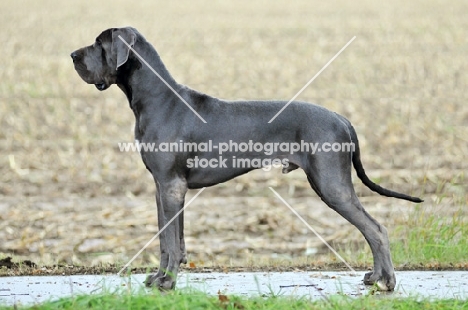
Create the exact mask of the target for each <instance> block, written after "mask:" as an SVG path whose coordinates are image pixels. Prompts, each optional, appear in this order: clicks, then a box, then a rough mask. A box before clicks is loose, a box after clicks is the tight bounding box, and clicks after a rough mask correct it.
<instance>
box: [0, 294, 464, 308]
mask: <svg viewBox="0 0 468 310" xmlns="http://www.w3.org/2000/svg"><path fill="white" fill-rule="evenodd" d="M0 309H9V308H8V307H0ZM15 309H38V310H39V309H43V310H52V309H74V310H75V309H102V310H105V309H113V310H114V309H116V310H117V309H132V310H134V309H164V310H167V309H177V310H179V309H191V310H194V309H245V310H247V309H286V310H287V309H405V310H406V309H408V310H409V309H468V303H467V302H466V301H462V300H453V299H447V300H437V301H430V300H418V299H417V298H407V299H394V298H380V297H379V296H372V295H369V296H363V297H360V298H350V297H348V296H340V295H336V296H332V297H330V298H326V299H321V300H319V301H310V300H308V299H306V298H299V299H294V298H288V297H272V298H267V299H265V298H262V297H255V298H241V297H232V296H223V297H220V296H207V295H204V294H187V293H180V292H171V293H168V294H165V295H162V294H160V293H155V294H153V295H114V294H108V295H94V296H77V297H73V298H64V299H60V300H58V301H52V302H47V303H44V304H41V305H36V306H32V307H15Z"/></svg>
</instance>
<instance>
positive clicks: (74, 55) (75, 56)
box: [70, 51, 79, 61]
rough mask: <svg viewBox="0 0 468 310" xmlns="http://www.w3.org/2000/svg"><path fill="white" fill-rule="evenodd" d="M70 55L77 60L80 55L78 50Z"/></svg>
mask: <svg viewBox="0 0 468 310" xmlns="http://www.w3.org/2000/svg"><path fill="white" fill-rule="evenodd" d="M70 57H71V58H72V60H73V61H76V60H78V58H79V56H78V53H77V52H76V51H74V52H73V53H71V54H70Z"/></svg>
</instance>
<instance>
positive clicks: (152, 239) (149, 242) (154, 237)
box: [117, 187, 206, 276]
mask: <svg viewBox="0 0 468 310" xmlns="http://www.w3.org/2000/svg"><path fill="white" fill-rule="evenodd" d="M205 188H206V187H203V188H202V189H200V190H199V191H198V193H197V194H196V195H195V196H193V197H192V199H190V201H189V202H187V204H186V205H185V206H184V207H183V208H182V209H180V211H179V212H177V213H176V215H174V217H173V218H171V220H170V221H169V222H167V223H166V225H164V227H163V228H161V229H160V230H159V231H158V233H157V234H156V235H154V236H153V238H151V240H150V241H148V242H147V243H146V244H145V246H144V247H143V248H142V249H141V250H140V251H138V253H136V254H135V256H133V257H132V259H131V260H130V261H129V262H128V263H126V264H125V266H123V267H122V269H120V271H119V272H118V273H117V275H118V276H120V274H121V273H122V271H124V270H125V269H126V268H127V267H128V266H130V264H131V263H132V262H133V261H134V260H135V259H136V258H137V257H138V256H139V255H140V254H141V252H143V251H144V250H145V249H146V248H147V247H148V246H149V245H150V244H151V243H152V242H153V241H154V240H155V239H156V238H157V237H158V236H159V235H160V234H161V233H162V232H163V231H164V229H166V228H167V226H169V224H171V223H172V222H173V221H174V220H175V219H176V218H177V217H178V216H179V214H181V213H182V212H184V210H185V208H187V207H188V206H189V205H190V204H191V203H192V202H193V201H194V200H195V198H197V197H198V195H200V194H201V192H202V191H203V190H204V189H205Z"/></svg>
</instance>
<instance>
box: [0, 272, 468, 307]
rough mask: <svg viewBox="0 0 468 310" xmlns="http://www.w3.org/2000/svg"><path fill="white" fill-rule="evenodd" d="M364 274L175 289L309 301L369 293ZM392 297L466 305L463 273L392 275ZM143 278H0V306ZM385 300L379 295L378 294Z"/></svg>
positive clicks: (249, 278) (200, 282) (241, 278)
mask: <svg viewBox="0 0 468 310" xmlns="http://www.w3.org/2000/svg"><path fill="white" fill-rule="evenodd" d="M364 273H365V272H358V273H356V275H353V274H351V273H349V272H249V273H247V272H246V273H218V272H213V273H181V274H180V276H179V280H178V283H177V289H184V288H194V289H196V290H199V291H202V292H205V293H207V294H212V295H216V294H217V293H218V291H221V292H222V293H223V294H227V295H239V296H259V295H260V296H269V295H272V294H273V295H281V296H296V297H303V296H305V297H307V298H310V299H319V298H324V296H329V295H335V294H345V295H348V296H361V295H365V294H367V293H368V292H369V289H370V288H369V287H367V286H365V285H363V284H362V278H363V276H364ZM396 276H397V287H396V289H395V292H393V293H390V294H387V293H385V295H388V296H392V297H408V296H418V297H426V298H444V299H445V298H456V299H468V272H467V271H440V272H438V271H401V272H397V273H396ZM144 279H145V275H132V276H131V277H119V276H116V275H108V276H98V275H75V276H50V277H49V276H40V277H32V276H25V277H2V278H0V304H4V305H13V304H22V305H31V304H37V303H41V302H44V301H48V300H54V299H58V298H61V297H67V296H73V295H82V294H99V293H102V292H128V291H132V292H136V291H139V292H141V291H145V288H144V286H143V281H144ZM382 295H383V294H382Z"/></svg>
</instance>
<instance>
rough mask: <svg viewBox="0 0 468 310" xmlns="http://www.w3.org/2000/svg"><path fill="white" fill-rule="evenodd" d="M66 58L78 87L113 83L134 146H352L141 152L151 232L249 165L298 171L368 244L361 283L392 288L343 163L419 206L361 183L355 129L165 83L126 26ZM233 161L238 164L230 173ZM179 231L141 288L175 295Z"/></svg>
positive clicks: (387, 264) (308, 112) (328, 117)
mask: <svg viewBox="0 0 468 310" xmlns="http://www.w3.org/2000/svg"><path fill="white" fill-rule="evenodd" d="M71 58H72V59H73V63H74V67H75V69H76V71H77V72H78V74H79V76H80V77H81V78H82V79H83V80H84V81H85V82H86V83H88V84H94V85H95V86H96V88H97V89H98V90H101V91H102V90H105V89H107V88H108V87H110V86H111V85H112V84H116V85H117V86H118V87H119V88H120V89H121V90H122V91H123V92H124V93H125V95H126V96H127V98H128V101H129V103H130V108H131V109H132V111H133V113H134V114H135V119H136V123H135V139H136V141H139V143H140V144H142V143H154V144H155V145H162V144H163V143H171V142H178V143H179V142H180V143H182V142H184V143H195V144H196V143H208V142H209V143H211V145H224V146H225V145H226V144H227V143H228V142H229V143H230V144H229V146H230V147H231V146H232V145H234V143H238V144H239V146H240V144H241V143H244V146H245V145H247V143H250V144H253V143H255V144H258V143H264V144H266V143H271V144H272V145H276V146H278V145H284V143H286V144H294V143H296V145H297V144H299V143H306V142H314V143H318V144H317V145H323V146H325V145H326V144H327V143H334V144H336V143H338V144H343V143H348V144H352V145H353V149H350V150H348V151H336V152H334V151H328V152H325V151H323V152H319V151H318V152H315V153H314V154H312V152H311V151H310V150H307V151H305V150H300V151H295V152H291V150H290V149H289V148H281V147H280V148H275V149H274V150H273V151H271V152H265V151H263V152H262V151H259V150H258V148H255V149H252V148H251V147H249V148H247V149H245V148H244V150H243V151H241V150H240V149H238V148H235V147H232V149H231V148H230V149H229V150H224V152H223V153H222V155H223V156H224V158H227V159H229V160H222V159H221V158H220V153H219V151H218V152H216V151H214V150H213V149H212V150H207V149H206V148H196V147H192V148H190V149H188V150H187V149H185V148H183V149H179V150H178V151H174V150H173V151H172V152H162V151H159V152H156V151H152V152H151V151H148V150H146V151H145V150H141V152H140V153H141V157H142V159H143V162H144V163H145V166H146V168H147V169H148V170H149V171H150V172H151V174H152V176H153V178H154V181H155V183H156V189H157V191H156V203H157V210H158V225H159V229H161V228H162V227H164V226H165V225H166V223H168V222H169V221H170V220H171V219H172V218H173V217H174V216H175V215H176V214H177V212H179V211H180V210H181V209H182V208H183V206H184V199H185V194H186V192H187V190H188V189H197V188H202V187H206V186H212V185H216V184H218V183H221V182H225V181H228V180H230V179H232V178H235V177H237V176H239V175H242V174H244V173H247V172H249V171H251V170H253V169H257V168H261V166H260V167H259V166H258V165H248V163H249V161H251V163H253V162H255V160H257V163H258V160H261V161H262V162H265V160H267V163H272V162H273V163H275V160H276V163H278V161H280V162H281V163H282V165H283V173H288V172H290V171H292V170H294V169H297V168H301V169H303V170H304V172H305V174H306V175H307V180H308V181H309V183H310V186H311V187H312V188H313V190H314V191H315V192H316V193H317V194H318V196H320V198H321V199H322V200H323V201H324V202H325V203H326V204H327V205H328V206H329V207H330V208H332V209H333V210H335V211H336V212H337V213H339V214H340V215H341V216H343V217H344V218H345V219H346V220H348V221H349V222H350V223H351V224H353V225H354V226H356V227H357V228H358V229H359V230H360V231H361V233H362V234H363V235H364V237H365V239H366V240H367V242H368V244H369V246H370V248H371V250H372V255H373V258H374V269H373V271H372V272H369V273H367V274H366V275H365V277H364V283H365V284H369V285H372V284H377V285H378V287H379V288H380V289H382V290H389V291H391V290H393V289H394V287H395V274H394V268H393V264H392V259H391V256H390V249H389V240H388V236H387V230H386V228H385V227H384V226H382V225H380V224H379V223H378V222H377V221H376V220H375V219H374V218H372V217H371V216H370V215H369V214H368V213H367V212H366V211H365V210H364V208H363V207H362V205H361V203H360V202H359V200H358V198H357V196H356V193H355V191H354V187H353V184H352V182H351V170H352V169H351V165H353V166H354V168H355V170H356V172H357V175H358V177H359V178H360V179H361V180H362V182H363V183H364V184H365V185H366V186H367V187H369V188H370V189H371V190H373V191H375V192H377V193H379V194H381V195H384V196H388V197H395V198H400V199H405V200H409V201H412V202H417V203H418V202H422V200H421V199H420V198H417V197H411V196H408V195H405V194H401V193H397V192H394V191H391V190H388V189H385V188H382V187H380V186H379V185H377V184H375V183H374V182H372V181H371V180H370V179H369V178H368V177H367V175H366V173H365V172H364V168H363V166H362V163H361V159H360V151H359V143H358V139H357V136H356V131H355V130H354V128H353V126H352V125H351V123H350V122H349V121H348V120H347V119H346V118H344V117H343V116H341V115H338V114H336V113H334V112H331V111H329V110H327V109H325V108H323V107H320V106H317V105H314V104H311V103H306V102H298V101H294V102H292V103H291V104H290V105H289V106H288V107H287V108H286V109H284V111H283V112H282V113H280V114H279V115H278V116H277V118H276V119H275V120H274V121H272V122H270V123H269V121H270V120H271V118H272V117H273V116H274V115H275V114H276V113H277V112H278V111H280V110H281V109H282V108H283V107H284V106H285V104H286V102H285V101H227V100H221V99H218V98H215V97H211V96H209V95H206V94H203V93H201V92H198V91H195V90H193V89H190V88H188V87H187V86H184V85H181V84H179V83H177V82H176V81H175V80H174V78H173V77H172V76H171V74H170V73H169V71H168V70H167V69H166V67H165V66H164V64H163V62H162V61H161V58H160V57H159V55H158V53H157V52H156V50H155V49H154V48H153V46H152V45H151V44H150V43H149V42H148V41H146V39H145V38H144V37H143V36H142V35H141V34H140V33H139V32H138V31H137V30H136V29H134V28H130V27H127V28H112V29H107V30H105V31H103V32H102V33H101V34H100V35H99V36H98V37H97V38H96V40H95V42H94V43H93V44H92V45H90V46H86V47H83V48H81V49H78V50H76V51H74V52H73V53H71ZM155 72H156V73H158V75H159V76H157V75H156V74H155ZM171 88H172V89H171ZM177 94H178V95H177ZM184 101H185V102H184ZM186 104H189V105H190V106H191V107H192V109H193V110H191V109H189V107H187V105H186ZM194 112H196V113H194ZM199 116H200V117H199ZM202 119H203V120H202ZM255 144H254V146H255ZM192 146H193V145H192ZM257 146H258V145H257ZM324 150H325V149H324ZM195 159H198V160H199V161H200V162H201V161H202V160H206V161H205V163H207V162H210V163H217V162H218V160H219V161H220V162H218V163H220V165H218V166H216V165H206V164H205V165H204V166H202V165H199V166H197V165H195V164H194V163H195V162H194V160H195ZM238 159H242V160H243V161H244V165H238V164H236V165H235V160H238ZM213 160H215V161H213ZM268 160H269V161H268ZM221 161H222V162H221ZM183 230H184V220H183V213H181V214H180V215H179V217H178V219H177V220H175V221H172V223H171V224H170V225H168V227H167V228H166V229H165V230H164V231H163V232H162V233H161V234H160V251H161V261H160V266H159V269H158V272H157V273H156V274H153V275H149V276H148V277H147V279H146V282H145V283H146V285H147V286H154V287H157V288H159V289H162V290H165V289H173V288H174V287H175V283H176V279H177V273H178V269H179V266H180V264H181V263H186V261H187V260H186V251H185V242H184V231H183Z"/></svg>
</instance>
